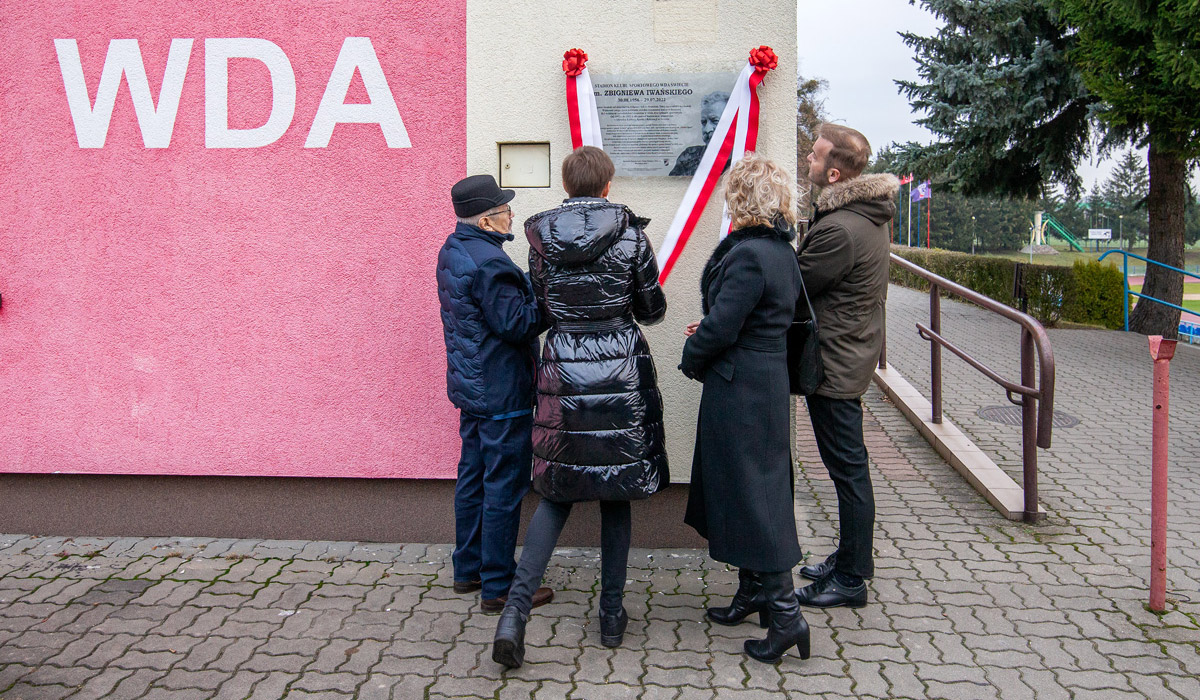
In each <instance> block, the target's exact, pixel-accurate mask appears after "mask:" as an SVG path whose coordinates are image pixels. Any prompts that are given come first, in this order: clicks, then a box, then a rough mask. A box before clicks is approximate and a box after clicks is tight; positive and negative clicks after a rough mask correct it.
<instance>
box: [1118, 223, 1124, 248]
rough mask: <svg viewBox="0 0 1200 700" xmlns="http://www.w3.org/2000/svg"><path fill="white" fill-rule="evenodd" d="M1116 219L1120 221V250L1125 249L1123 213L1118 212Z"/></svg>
mask: <svg viewBox="0 0 1200 700" xmlns="http://www.w3.org/2000/svg"><path fill="white" fill-rule="evenodd" d="M1117 219H1118V220H1119V221H1120V223H1121V250H1125V215H1124V214H1120V215H1118V216H1117Z"/></svg>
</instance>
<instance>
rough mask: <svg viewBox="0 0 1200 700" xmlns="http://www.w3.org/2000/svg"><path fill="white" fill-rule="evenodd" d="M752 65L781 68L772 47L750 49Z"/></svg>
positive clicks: (762, 69) (761, 70)
mask: <svg viewBox="0 0 1200 700" xmlns="http://www.w3.org/2000/svg"><path fill="white" fill-rule="evenodd" d="M750 65H752V66H754V72H756V73H766V72H767V71H770V70H775V69H776V68H778V67H779V57H778V56H776V55H775V51H774V50H772V49H771V47H770V46H760V47H758V48H757V49H750ZM564 66H565V64H564Z"/></svg>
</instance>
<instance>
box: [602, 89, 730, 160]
mask: <svg viewBox="0 0 1200 700" xmlns="http://www.w3.org/2000/svg"><path fill="white" fill-rule="evenodd" d="M735 80H737V74H736V73H664V74H645V75H641V74H639V75H595V74H593V75H592V87H593V89H594V90H595V93H596V109H597V111H598V112H599V115H600V133H601V136H603V138H604V150H605V151H606V152H607V153H608V155H609V157H611V158H612V160H613V164H614V165H616V167H617V175H675V176H681V177H682V176H687V177H691V176H692V175H693V174H695V172H696V166H698V165H699V164H700V159H701V157H702V156H703V155H704V148H705V146H706V145H707V143H708V141H709V140H710V139H711V138H712V135H713V132H714V131H716V128H717V124H718V123H719V122H720V121H721V112H723V111H724V110H725V104H726V103H727V102H728V101H729V91H730V89H731V88H732V87H733V84H734V81H735Z"/></svg>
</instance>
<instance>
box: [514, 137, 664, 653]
mask: <svg viewBox="0 0 1200 700" xmlns="http://www.w3.org/2000/svg"><path fill="white" fill-rule="evenodd" d="M562 169H563V187H564V189H566V191H567V194H568V195H570V199H567V200H566V201H565V202H564V203H563V205H562V206H561V207H558V208H556V209H552V210H550V211H545V212H542V213H540V214H537V215H535V216H533V217H532V218H530V219H529V220H528V221H526V222H525V236H526V238H528V239H529V246H530V251H529V277H530V281H531V282H532V283H533V290H534V294H535V296H537V298H538V301H539V304H540V306H541V309H542V313H543V315H544V316H545V318H546V319H547V320H548V321H549V323H550V324H551V326H550V331H549V333H548V334H547V336H546V343H545V346H544V347H543V350H542V359H541V362H540V363H539V366H538V382H537V408H536V410H535V413H534V424H533V489H534V490H535V491H537V492H538V494H540V495H541V497H542V501H541V503H540V504H539V505H538V509H537V511H536V512H535V513H534V516H533V520H532V521H531V522H530V524H529V529H528V531H526V533H525V545H524V550H523V551H522V553H521V561H520V563H519V564H518V565H517V572H516V575H515V576H514V578H513V584H512V588H510V589H509V593H508V602H507V603H506V604H505V607H504V611H503V612H502V613H501V617H500V621H499V623H498V624H497V626H496V637H495V643H494V645H493V648H492V658H493V659H494V660H495V661H496V662H497V663H501V664H504V665H505V666H509V667H516V666H520V665H521V663H522V661H523V660H524V655H525V647H524V635H525V621H526V620H527V619H528V617H529V611H530V606H531V596H532V594H533V591H534V590H535V589H536V588H537V586H538V584H539V583H540V582H541V579H542V576H543V574H544V573H545V571H546V564H547V562H548V561H549V559H550V555H551V553H552V552H553V550H554V545H555V543H556V542H557V541H558V536H559V533H560V532H562V528H563V525H564V524H565V523H566V520H567V516H568V515H569V514H570V512H571V504H572V503H575V502H578V501H599V502H600V540H601V548H600V557H601V566H600V569H601V570H600V641H601V643H602V644H604V646H607V647H615V646H618V645H619V644H620V643H621V639H622V637H623V635H624V633H625V626H626V624H627V623H628V620H629V617H628V615H627V614H626V612H625V608H624V606H623V605H622V604H621V601H622V598H623V595H624V588H625V569H626V563H627V561H628V558H629V541H630V506H629V502H630V501H634V500H639V499H644V498H649V497H650V496H651V495H652V494H654V493H656V492H657V491H659V490H661V489H662V488H664V487H666V485H667V484H668V483H669V476H668V472H667V453H666V447H665V441H664V439H663V410H662V396H661V395H660V394H659V391H658V382H657V376H656V374H655V371H654V359H653V358H652V357H651V356H650V346H649V345H648V344H647V343H646V338H645V336H643V335H642V331H641V328H639V327H638V323H657V322H659V321H661V320H662V317H663V315H664V314H665V313H666V310H667V302H666V297H664V296H663V291H662V288H661V287H660V286H659V284H658V264H657V263H656V262H655V259H654V251H653V250H652V249H651V247H650V242H649V240H648V239H647V238H646V234H645V231H644V230H643V229H644V228H645V226H646V224H647V223H648V221H647V220H646V219H642V218H639V217H637V216H635V215H634V214H633V212H631V211H630V210H629V208H628V207H626V206H623V205H621V204H615V203H612V202H609V201H608V200H607V199H605V197H607V196H608V191H609V187H610V185H611V181H612V177H613V173H614V167H613V164H612V161H611V160H610V159H609V157H608V156H607V155H606V154H605V153H604V151H602V150H600V149H598V148H593V147H590V146H584V147H582V148H578V149H576V150H575V151H574V152H573V153H572V154H571V155H569V156H567V158H566V159H565V160H564V161H563V168H562Z"/></svg>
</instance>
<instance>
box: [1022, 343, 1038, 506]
mask: <svg viewBox="0 0 1200 700" xmlns="http://www.w3.org/2000/svg"><path fill="white" fill-rule="evenodd" d="M1033 353H1034V347H1033V334H1032V333H1030V332H1029V330H1028V329H1026V328H1022V329H1021V384H1023V385H1025V386H1027V387H1030V388H1033V387H1035V386H1037V365H1036V361H1035V360H1034V356H1033ZM1037 434H1038V400H1037V397H1035V396H1030V395H1029V394H1026V395H1025V396H1022V397H1021V464H1022V466H1023V467H1024V476H1025V479H1024V481H1025V485H1024V488H1025V522H1027V523H1032V522H1037V519H1038V494H1037V491H1038V473H1037Z"/></svg>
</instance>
